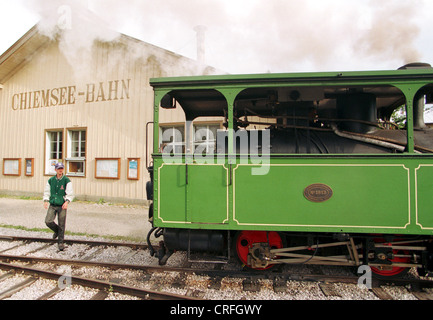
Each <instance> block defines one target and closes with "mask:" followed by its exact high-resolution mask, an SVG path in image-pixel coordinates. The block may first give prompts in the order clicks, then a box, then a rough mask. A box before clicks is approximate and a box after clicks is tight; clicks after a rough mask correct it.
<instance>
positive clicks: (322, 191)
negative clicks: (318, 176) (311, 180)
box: [304, 183, 333, 202]
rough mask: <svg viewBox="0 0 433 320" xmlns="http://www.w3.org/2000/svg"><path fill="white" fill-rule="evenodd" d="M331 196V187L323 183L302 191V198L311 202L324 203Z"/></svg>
mask: <svg viewBox="0 0 433 320" xmlns="http://www.w3.org/2000/svg"><path fill="white" fill-rule="evenodd" d="M332 195H333V192H332V189H331V187H329V186H327V185H326V184H323V183H315V184H312V185H309V186H308V187H306V188H305V190H304V196H305V198H307V199H308V200H310V201H312V202H325V201H327V200H329V199H330V198H331V197H332Z"/></svg>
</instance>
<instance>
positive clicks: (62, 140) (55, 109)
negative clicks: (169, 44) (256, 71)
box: [0, 26, 221, 203]
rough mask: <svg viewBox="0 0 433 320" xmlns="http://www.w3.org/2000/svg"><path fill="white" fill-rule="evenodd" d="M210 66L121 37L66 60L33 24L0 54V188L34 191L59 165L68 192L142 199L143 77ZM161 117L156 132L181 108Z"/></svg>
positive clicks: (148, 117) (148, 94)
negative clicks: (70, 185)
mask: <svg viewBox="0 0 433 320" xmlns="http://www.w3.org/2000/svg"><path fill="white" fill-rule="evenodd" d="M213 72H214V69H212V68H209V67H205V66H203V64H202V63H200V62H198V61H196V60H193V59H189V58H186V57H183V56H180V55H178V54H175V53H173V52H170V51H167V50H164V49H162V48H159V47H156V46H153V45H151V44H148V43H145V42H142V41H139V40H137V39H134V38H131V37H128V36H126V35H122V34H119V36H118V37H116V39H115V40H113V41H108V42H107V41H102V40H95V41H94V42H93V43H92V46H91V47H89V48H85V49H83V50H81V51H77V52H75V56H74V57H72V56H70V55H69V54H68V51H67V50H65V48H64V47H62V45H61V43H60V41H59V37H48V36H45V35H43V34H42V33H41V32H40V31H39V29H38V26H35V27H33V28H32V29H31V30H30V31H28V32H27V33H26V34H25V35H24V36H23V37H22V38H21V39H19V40H18V41H17V42H16V43H15V44H14V45H13V46H12V47H11V48H10V49H8V50H7V51H6V52H5V53H4V54H3V55H2V56H1V57H0V166H1V170H2V171H1V173H0V174H1V175H0V193H1V194H8V195H22V196H39V195H42V192H43V189H44V185H45V183H46V181H47V180H48V178H49V177H50V176H52V175H54V174H55V171H54V165H55V164H56V163H57V162H63V163H64V164H65V172H66V175H67V176H69V177H70V178H71V180H72V182H73V185H74V190H75V193H76V196H77V198H78V199H80V200H90V201H101V200H104V201H118V202H128V203H144V202H145V201H146V182H147V181H148V180H149V176H148V172H147V170H146V168H147V165H148V164H149V163H150V155H151V152H152V151H151V150H152V142H153V137H152V133H153V128H152V127H151V126H152V124H151V123H150V122H152V118H153V90H152V88H151V86H150V85H149V79H150V78H155V77H163V76H180V75H182V76H184V75H203V74H211V73H213ZM164 121H165V123H164V124H163V125H161V129H160V130H172V128H175V127H176V126H181V123H182V122H183V121H184V115H182V114H181V113H174V114H173V113H171V115H170V116H168V117H167V118H166V119H164ZM210 125H213V126H217V127H219V126H221V124H220V123H211V124H210Z"/></svg>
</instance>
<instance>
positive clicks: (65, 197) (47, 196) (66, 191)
mask: <svg viewBox="0 0 433 320" xmlns="http://www.w3.org/2000/svg"><path fill="white" fill-rule="evenodd" d="M72 200H73V191H72V183H71V180H70V179H69V178H68V177H66V176H65V175H64V176H63V177H62V178H61V179H57V177H56V176H54V177H51V178H50V179H49V180H48V182H47V185H46V187H45V192H44V201H49V202H50V204H52V205H53V206H62V205H63V204H64V203H65V201H69V202H71V201H72Z"/></svg>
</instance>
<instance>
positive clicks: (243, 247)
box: [235, 231, 284, 270]
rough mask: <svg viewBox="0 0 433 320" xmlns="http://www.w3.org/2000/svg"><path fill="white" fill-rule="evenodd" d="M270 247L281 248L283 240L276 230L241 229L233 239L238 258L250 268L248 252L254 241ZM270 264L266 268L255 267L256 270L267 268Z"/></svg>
mask: <svg viewBox="0 0 433 320" xmlns="http://www.w3.org/2000/svg"><path fill="white" fill-rule="evenodd" d="M268 241H269V245H270V247H271V248H272V249H280V248H283V247H284V245H283V240H282V239H281V237H280V235H279V234H278V232H274V231H272V232H266V231H241V232H239V233H238V234H237V236H236V239H235V246H236V253H237V255H238V258H239V260H240V261H241V262H242V263H243V264H244V265H246V266H247V267H248V268H252V267H251V265H249V264H248V254H249V250H250V248H251V247H252V246H253V245H254V244H255V243H268ZM272 267H273V265H270V266H268V267H266V268H261V269H256V270H267V269H270V268H272ZM252 269H253V268H252Z"/></svg>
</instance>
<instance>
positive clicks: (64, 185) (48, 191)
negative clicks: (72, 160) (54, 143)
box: [44, 162, 74, 251]
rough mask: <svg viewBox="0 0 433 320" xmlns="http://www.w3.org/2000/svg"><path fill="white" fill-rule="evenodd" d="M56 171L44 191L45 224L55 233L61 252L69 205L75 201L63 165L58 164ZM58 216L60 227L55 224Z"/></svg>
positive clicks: (54, 237) (70, 183) (54, 236)
mask: <svg viewBox="0 0 433 320" xmlns="http://www.w3.org/2000/svg"><path fill="white" fill-rule="evenodd" d="M55 169H56V175H55V176H54V177H52V178H50V179H49V180H48V182H47V184H46V185H45V190H44V207H45V209H48V211H47V216H46V218H45V224H46V225H47V226H48V227H49V228H50V229H51V230H53V231H54V235H53V239H56V238H58V244H59V250H60V251H63V249H64V248H65V246H64V244H63V240H64V237H65V227H66V212H67V209H68V205H69V203H70V202H71V201H72V200H74V190H73V188H72V182H71V180H70V179H69V178H68V177H66V176H65V175H64V174H63V170H64V169H65V167H64V165H63V163H60V162H59V163H57V164H56V166H55ZM56 215H57V219H58V225H57V224H56V223H55V222H54V219H55V218H56Z"/></svg>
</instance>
